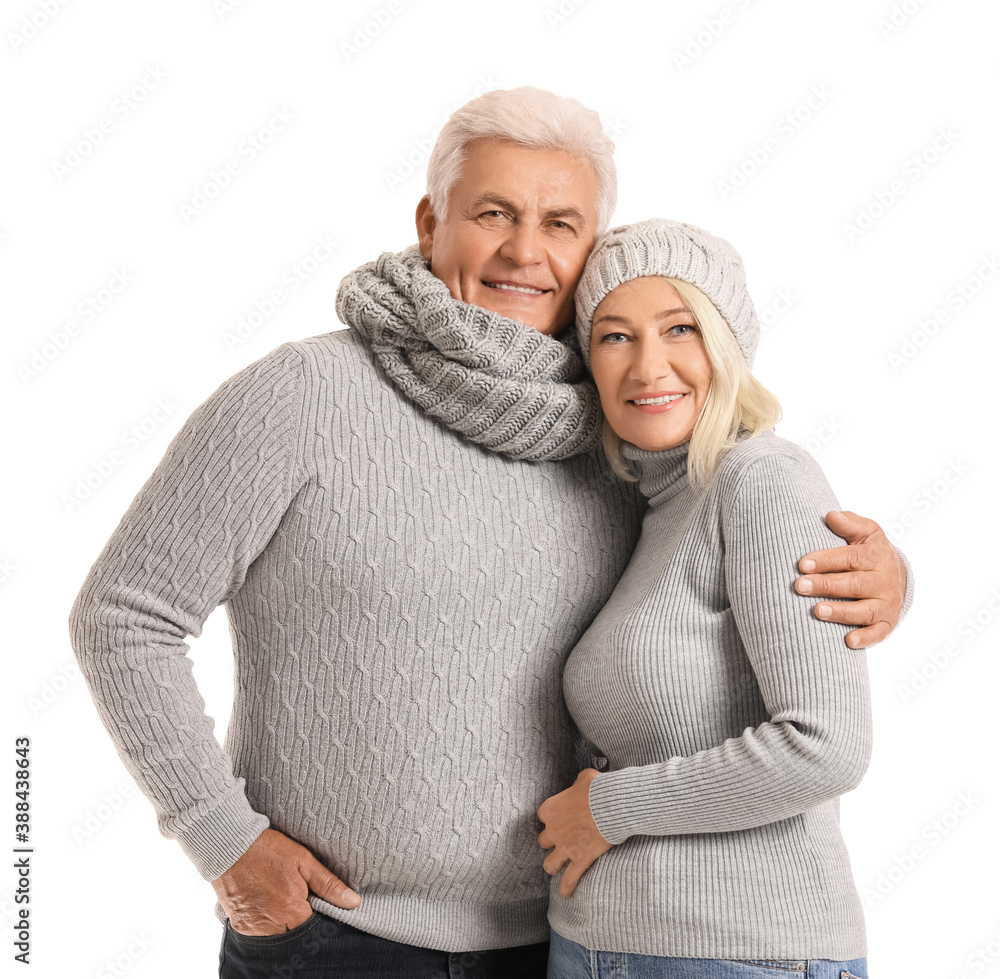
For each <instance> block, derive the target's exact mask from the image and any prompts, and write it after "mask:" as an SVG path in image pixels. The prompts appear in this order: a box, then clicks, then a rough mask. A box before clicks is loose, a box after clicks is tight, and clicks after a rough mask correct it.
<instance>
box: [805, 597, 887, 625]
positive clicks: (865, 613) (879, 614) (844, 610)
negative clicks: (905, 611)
mask: <svg viewBox="0 0 1000 979" xmlns="http://www.w3.org/2000/svg"><path fill="white" fill-rule="evenodd" d="M813 613H814V614H815V616H816V618H817V619H822V620H823V621H824V622H841V623H843V624H844V625H860V626H871V625H876V624H877V623H879V622H886V623H888V622H889V620H890V616H889V614H888V606H887V605H886V604H885V602H880V601H878V600H876V599H868V600H864V599H862V600H861V601H857V602H820V603H819V605H817V606H815V608H813Z"/></svg>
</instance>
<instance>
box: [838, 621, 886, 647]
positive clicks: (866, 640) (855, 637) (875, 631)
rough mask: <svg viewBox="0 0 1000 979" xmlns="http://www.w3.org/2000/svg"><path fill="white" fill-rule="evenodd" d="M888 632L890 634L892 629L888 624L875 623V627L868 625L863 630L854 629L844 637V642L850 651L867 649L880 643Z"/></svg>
mask: <svg viewBox="0 0 1000 979" xmlns="http://www.w3.org/2000/svg"><path fill="white" fill-rule="evenodd" d="M890 632H892V628H891V627H890V625H889V623H888V622H876V623H875V625H870V626H868V627H866V628H864V629H854V630H853V631H851V632H849V633H848V634H847V635H846V636H844V642H846V643H847V645H848V646H850V647H851V649H867V648H868V647H870V646H874V645H875V644H876V643H879V642H881V641H882V640H883V639H885V638H886V636H888V635H889V633H890Z"/></svg>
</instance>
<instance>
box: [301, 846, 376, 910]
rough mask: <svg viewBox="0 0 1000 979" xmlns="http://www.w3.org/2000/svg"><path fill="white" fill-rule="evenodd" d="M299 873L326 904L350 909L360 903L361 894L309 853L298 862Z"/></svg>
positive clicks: (310, 888)
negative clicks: (306, 857) (307, 856)
mask: <svg viewBox="0 0 1000 979" xmlns="http://www.w3.org/2000/svg"><path fill="white" fill-rule="evenodd" d="M299 873H300V874H302V879H303V880H304V881H305V882H306V883H307V884H308V885H309V890H311V891H312V892H313V894H315V895H316V896H317V897H321V898H322V899H323V900H324V901H326V902H327V904H332V905H333V906H334V907H336V908H344V909H345V910H350V909H351V908H356V907H357V906H358V905H359V904H360V903H361V895H360V894H358V893H357V891H352V890H351V889H350V888H349V887H348V886H347V885H346V884H345V883H344V882H343V881H342V880H341V879H340V878H339V877H338V876H337V875H336V874H332V873H330V871H329V870H327V869H326V867H324V866H323V864H321V863H320V862H319V861H318V860H317V859H316V858H315V857H313V856H312V855H311V854H310V856H309V858H308V859H304V860H303V861H302V863H301V864H299ZM304 920H305V919H303V921H304ZM300 924H301V922H300Z"/></svg>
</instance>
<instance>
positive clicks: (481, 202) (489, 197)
mask: <svg viewBox="0 0 1000 979" xmlns="http://www.w3.org/2000/svg"><path fill="white" fill-rule="evenodd" d="M486 205H489V206H491V207H495V208H497V209H498V210H503V211H510V212H512V213H514V214H516V213H517V212H518V210H519V208H518V206H517V205H516V204H515V203H514V202H513V201H512V200H509V199H508V198H506V197H501V196H500V194H490V193H486V194H480V195H479V196H478V197H477V198H476V199H475V200H474V201H473V202H472V203H471V204H470V205H469V209H470V210H473V211H474V210H475V209H476V208H479V207H484V206H486ZM542 214H543V217H545V218H547V219H548V220H550V221H551V220H553V219H556V220H560V219H562V218H572V219H573V220H575V221H576V222H577V224H579V225H580V226H581V227H583V228H585V227H586V226H587V219H586V217H584V214H583V212H582V211H581V210H580V209H579V208H576V207H553V208H549V209H548V210H546V211H543V212H542Z"/></svg>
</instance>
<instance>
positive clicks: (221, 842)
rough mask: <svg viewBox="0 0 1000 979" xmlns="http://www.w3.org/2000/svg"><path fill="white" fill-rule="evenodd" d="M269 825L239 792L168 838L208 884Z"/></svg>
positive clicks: (268, 821) (244, 851)
mask: <svg viewBox="0 0 1000 979" xmlns="http://www.w3.org/2000/svg"><path fill="white" fill-rule="evenodd" d="M241 783H242V780H241ZM240 788H241V789H242V784H241V786H240ZM270 825H271V821H270V820H269V819H268V818H267V816H264V815H262V814H261V813H259V812H254V810H253V809H252V808H251V807H250V803H249V802H248V801H247V798H246V796H245V795H243V793H242V791H240V792H239V793H236V794H233V795H231V796H229V797H228V798H226V799H224V800H223V801H222V802H221V803H219V805H217V806H216V807H215V808H214V809H211V810H209V811H208V812H206V813H205V814H204V815H202V816H199V817H198V819H197V821H196V822H194V823H193V824H190V825H187V826H185V827H184V828H183V829H180V828H179V827H175V829H174V832H173V833H171V834H170V835H172V836H176V838H177V841H178V842H179V843H180V845H181V847H182V849H183V850H184V852H185V853H186V854H187V855H188V857H189V859H190V860H191V862H192V863H193V864H194V865H195V868H196V869H197V871H198V873H199V874H201V876H202V877H204V878H205V880H210V881H211V880H215V879H216V878H217V877H219V876H221V875H222V874H224V873H225V872H226V871H227V870H228V869H229V868H230V867H231V866H232V865H233V864H234V863H236V861H237V860H239V858H240V857H242V856H243V854H244V853H246V852H247V850H249V849H250V845H251V844H252V843H253V841H254V840H256V839H257V837H258V836H260V834H261V833H263V832H264V830H265V829H267V828H268V827H269V826H270Z"/></svg>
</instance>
